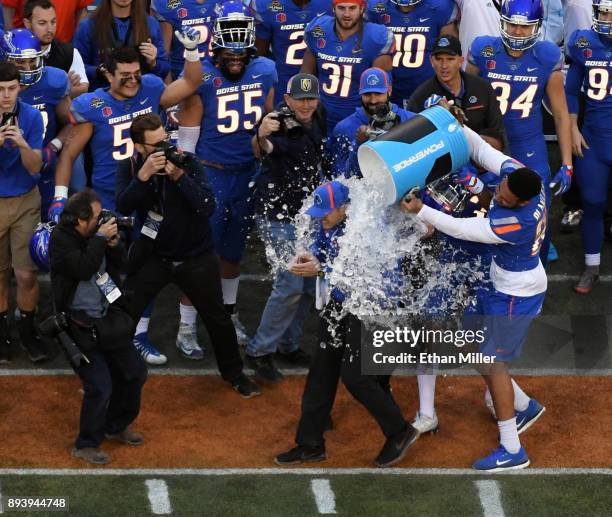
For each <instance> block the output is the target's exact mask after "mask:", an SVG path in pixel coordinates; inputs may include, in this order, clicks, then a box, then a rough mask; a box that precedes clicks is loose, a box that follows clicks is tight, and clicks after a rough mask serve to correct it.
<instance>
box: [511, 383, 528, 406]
mask: <svg viewBox="0 0 612 517" xmlns="http://www.w3.org/2000/svg"><path fill="white" fill-rule="evenodd" d="M512 389H513V390H514V409H515V410H516V411H525V410H526V409H527V406H529V400H530V399H529V397H528V396H527V395H526V394H525V392H524V391H523V390H522V389H521V387H520V386H519V385H518V384H517V383H516V381H515V380H514V379H512Z"/></svg>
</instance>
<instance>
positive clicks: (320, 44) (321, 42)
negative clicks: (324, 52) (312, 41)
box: [317, 38, 327, 48]
mask: <svg viewBox="0 0 612 517" xmlns="http://www.w3.org/2000/svg"><path fill="white" fill-rule="evenodd" d="M326 44H327V42H326V41H325V40H324V39H323V38H320V39H318V40H317V47H319V48H325V45H326Z"/></svg>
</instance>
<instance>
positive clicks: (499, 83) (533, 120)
mask: <svg viewBox="0 0 612 517" xmlns="http://www.w3.org/2000/svg"><path fill="white" fill-rule="evenodd" d="M469 59H470V62H471V63H472V64H474V65H476V66H477V67H478V69H479V70H480V75H481V76H482V77H483V78H484V79H486V80H487V81H489V83H491V86H492V87H493V89H494V90H495V92H496V94H497V100H498V101H499V108H500V110H501V113H502V115H503V117H504V126H505V127H506V133H507V134H508V139H509V141H510V144H511V145H512V144H513V143H518V142H521V141H526V140H528V139H531V138H538V139H542V141H543V140H544V136H543V132H542V99H543V97H544V95H545V93H546V84H547V83H548V79H549V78H550V74H552V73H553V72H554V71H555V70H560V69H561V66H562V61H561V51H560V50H559V47H557V46H556V45H555V44H554V43H551V42H550V41H538V42H537V43H536V44H535V45H534V46H533V47H531V48H530V49H528V50H526V51H525V52H524V53H523V55H521V56H520V57H518V58H513V57H511V56H510V55H509V54H508V53H507V52H506V49H505V47H504V44H503V43H502V40H501V38H497V37H493V36H481V37H479V38H476V39H475V40H474V42H473V43H472V47H471V49H470V56H469Z"/></svg>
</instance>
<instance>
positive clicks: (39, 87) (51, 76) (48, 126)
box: [19, 66, 70, 146]
mask: <svg viewBox="0 0 612 517" xmlns="http://www.w3.org/2000/svg"><path fill="white" fill-rule="evenodd" d="M69 94H70V81H69V80H68V75H67V74H66V72H64V71H63V70H60V69H59V68H55V67H53V66H45V67H44V68H43V73H42V77H41V78H40V80H39V81H38V82H37V83H35V84H33V85H32V86H29V87H27V88H26V89H25V90H22V91H21V92H20V93H19V98H20V99H21V100H22V101H23V102H26V103H27V104H29V105H30V106H32V107H34V108H36V109H37V110H38V111H40V114H41V115H42V119H43V146H45V145H47V144H48V143H49V142H50V141H51V140H53V138H55V136H56V135H57V131H58V127H57V115H56V112H55V110H56V108H57V105H58V104H59V103H60V102H61V101H62V99H64V98H65V97H66V96H67V95H69Z"/></svg>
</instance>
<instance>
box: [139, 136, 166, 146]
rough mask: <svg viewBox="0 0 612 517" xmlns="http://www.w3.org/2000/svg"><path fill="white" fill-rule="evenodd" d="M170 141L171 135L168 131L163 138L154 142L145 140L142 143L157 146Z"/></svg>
mask: <svg viewBox="0 0 612 517" xmlns="http://www.w3.org/2000/svg"><path fill="white" fill-rule="evenodd" d="M168 142H170V135H169V134H168V133H166V136H165V137H164V138H162V139H161V140H158V141H157V142H155V143H154V144H150V143H148V142H143V143H142V144H141V145H148V146H150V147H157V146H159V144H161V143H168Z"/></svg>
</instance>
